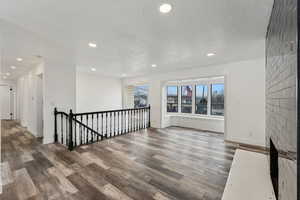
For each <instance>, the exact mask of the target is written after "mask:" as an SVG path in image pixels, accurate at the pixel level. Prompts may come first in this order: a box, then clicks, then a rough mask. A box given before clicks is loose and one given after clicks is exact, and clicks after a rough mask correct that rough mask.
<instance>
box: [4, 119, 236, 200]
mask: <svg viewBox="0 0 300 200" xmlns="http://www.w3.org/2000/svg"><path fill="white" fill-rule="evenodd" d="M1 139H2V147H1V148H2V155H1V162H2V163H1V165H2V182H3V193H2V194H1V195H0V199H1V200H10V199H11V200H23V199H28V200H29V199H30V200H33V199H59V200H60V199H78V200H79V199H80V200H85V199H86V200H96V199H100V200H101V199H120V200H129V199H136V200H144V199H145V200H147V199H156V200H167V199H177V200H194V199H195V200H196V199H199V200H219V199H221V196H222V193H223V190H224V187H225V183H226V179H227V176H228V173H229V169H230V166H231V162H232V159H233V154H234V152H235V146H234V145H233V144H225V143H224V141H223V135H221V134H215V133H208V132H200V131H196V130H191V129H184V128H178V127H171V128H166V129H158V130H157V129H148V130H142V131H140V132H135V133H129V134H127V135H123V136H120V137H117V138H114V139H109V140H105V141H102V142H99V143H95V144H93V145H89V146H82V147H80V148H77V149H76V150H75V151H72V152H70V151H68V150H67V149H66V148H65V147H63V146H61V145H59V144H49V145H42V144H41V142H40V141H39V140H37V139H36V138H34V137H33V136H32V135H30V134H29V133H28V132H27V131H26V129H24V128H22V127H21V126H20V125H18V124H17V123H16V122H15V121H2V135H1Z"/></svg>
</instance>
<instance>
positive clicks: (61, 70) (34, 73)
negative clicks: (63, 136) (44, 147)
mask: <svg viewBox="0 0 300 200" xmlns="http://www.w3.org/2000/svg"><path fill="white" fill-rule="evenodd" d="M40 75H42V76H43V79H42V81H41V80H39V78H40V77H38V76H40ZM75 79H76V74H75V65H73V64H71V63H66V62H60V61H53V60H45V61H44V63H42V64H40V65H39V66H37V67H35V68H34V69H33V70H31V71H30V72H28V73H27V74H25V75H24V76H22V77H20V78H19V79H18V84H17V96H18V98H17V99H18V103H17V104H18V108H17V110H18V112H17V113H18V115H17V116H18V119H19V120H20V122H21V124H22V125H23V126H26V127H27V128H28V130H29V131H30V132H31V133H32V134H33V135H35V136H36V137H38V136H41V133H40V132H41V131H39V130H40V128H41V126H40V124H38V123H39V114H40V113H43V119H44V123H43V143H45V144H47V143H52V142H54V108H55V107H57V109H58V110H59V111H65V112H69V110H70V109H73V110H74V112H75V105H76V104H75V87H76V82H75ZM41 83H42V84H43V86H42V87H43V88H42V90H43V111H42V112H40V111H38V109H40V103H41V102H40V99H38V98H40V97H41V96H40V95H41V94H40V90H41V88H40V87H41V86H40V85H38V84H41Z"/></svg>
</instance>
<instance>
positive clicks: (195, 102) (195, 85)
mask: <svg viewBox="0 0 300 200" xmlns="http://www.w3.org/2000/svg"><path fill="white" fill-rule="evenodd" d="M197 86H205V87H206V88H207V96H206V98H207V104H206V114H202V113H196V103H197V100H196V98H197ZM194 87H195V101H194V104H195V111H194V114H195V115H200V116H201V115H202V116H208V113H209V111H208V105H209V86H208V85H207V84H195V86H194Z"/></svg>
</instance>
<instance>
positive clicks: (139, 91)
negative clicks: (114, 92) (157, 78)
mask: <svg viewBox="0 0 300 200" xmlns="http://www.w3.org/2000/svg"><path fill="white" fill-rule="evenodd" d="M148 94H149V86H136V87H135V88H134V108H142V107H147V106H148Z"/></svg>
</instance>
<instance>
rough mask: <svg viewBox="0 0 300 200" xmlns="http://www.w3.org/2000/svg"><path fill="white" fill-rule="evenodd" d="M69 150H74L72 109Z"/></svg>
mask: <svg viewBox="0 0 300 200" xmlns="http://www.w3.org/2000/svg"><path fill="white" fill-rule="evenodd" d="M69 150H70V151H72V150H73V112H72V109H71V110H70V113H69Z"/></svg>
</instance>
